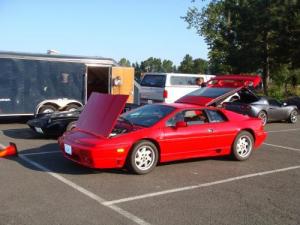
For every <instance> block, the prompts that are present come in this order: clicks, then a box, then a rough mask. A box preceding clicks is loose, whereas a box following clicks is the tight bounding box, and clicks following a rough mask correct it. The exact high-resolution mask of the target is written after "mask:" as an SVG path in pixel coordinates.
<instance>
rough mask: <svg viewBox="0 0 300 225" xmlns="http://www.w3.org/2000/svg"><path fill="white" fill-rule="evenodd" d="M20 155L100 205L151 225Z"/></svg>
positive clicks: (137, 222)
mask: <svg viewBox="0 0 300 225" xmlns="http://www.w3.org/2000/svg"><path fill="white" fill-rule="evenodd" d="M19 157H20V158H21V159H22V160H24V161H25V162H27V163H29V164H31V165H33V166H35V167H36V168H38V169H40V170H42V171H44V172H46V173H47V174H49V175H50V176H52V177H54V178H56V179H57V180H59V181H61V182H62V183H64V184H66V185H68V186H70V187H72V188H73V189H75V190H77V191H79V192H81V193H82V194H84V195H86V196H88V197H89V198H91V199H93V200H95V201H96V202H98V203H99V204H100V205H102V206H104V207H107V208H110V209H111V210H113V211H115V212H117V213H118V214H120V215H122V216H124V217H126V218H127V219H129V220H131V221H133V222H135V223H136V224H140V225H149V223H148V222H146V221H144V220H143V219H141V218H139V217H137V216H135V215H133V214H132V213H130V212H127V211H125V210H123V209H121V208H120V207H118V206H115V205H112V204H110V205H104V204H103V203H104V202H107V201H106V200H105V199H103V198H101V197H99V196H98V195H96V194H94V193H93V192H91V191H89V190H87V189H85V188H83V187H81V186H79V185H77V184H75V183H73V182H72V181H70V180H68V179H66V178H64V177H63V176H61V175H59V174H57V173H54V172H51V171H50V170H49V169H48V168H47V167H44V166H42V165H41V164H39V163H36V162H34V161H32V160H30V159H29V158H27V157H26V156H25V155H24V154H21V155H19Z"/></svg>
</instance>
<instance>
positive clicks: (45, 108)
mask: <svg viewBox="0 0 300 225" xmlns="http://www.w3.org/2000/svg"><path fill="white" fill-rule="evenodd" d="M55 111H57V108H56V107H55V106H53V105H43V106H42V107H41V108H40V109H39V112H38V113H53V112H55Z"/></svg>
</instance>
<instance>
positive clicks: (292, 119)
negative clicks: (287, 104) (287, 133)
mask: <svg viewBox="0 0 300 225" xmlns="http://www.w3.org/2000/svg"><path fill="white" fill-rule="evenodd" d="M297 116H298V112H297V110H293V111H292V112H291V113H290V116H289V119H288V122H289V123H296V122H297V120H298V118H297Z"/></svg>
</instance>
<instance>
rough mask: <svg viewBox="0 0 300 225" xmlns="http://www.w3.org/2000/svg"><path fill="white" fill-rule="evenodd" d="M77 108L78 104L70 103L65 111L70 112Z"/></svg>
mask: <svg viewBox="0 0 300 225" xmlns="http://www.w3.org/2000/svg"><path fill="white" fill-rule="evenodd" d="M78 108H79V106H78V105H76V104H70V105H68V106H67V107H66V111H70V112H72V111H75V110H77V109H78Z"/></svg>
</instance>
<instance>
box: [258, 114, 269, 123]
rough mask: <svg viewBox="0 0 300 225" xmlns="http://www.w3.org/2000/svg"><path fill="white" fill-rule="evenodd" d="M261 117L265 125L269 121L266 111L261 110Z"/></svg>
mask: <svg viewBox="0 0 300 225" xmlns="http://www.w3.org/2000/svg"><path fill="white" fill-rule="evenodd" d="M257 117H258V118H259V119H261V121H262V123H263V125H264V126H265V125H266V124H267V122H268V115H267V113H266V112H265V111H260V112H259V113H258V115H257Z"/></svg>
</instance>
